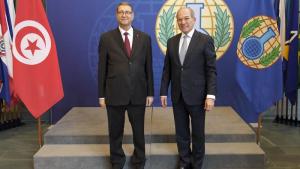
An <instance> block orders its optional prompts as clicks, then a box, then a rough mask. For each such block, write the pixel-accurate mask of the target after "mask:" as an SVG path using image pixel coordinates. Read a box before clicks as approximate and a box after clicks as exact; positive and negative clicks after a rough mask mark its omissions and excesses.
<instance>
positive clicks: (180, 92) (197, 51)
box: [160, 7, 216, 169]
mask: <svg viewBox="0 0 300 169" xmlns="http://www.w3.org/2000/svg"><path fill="white" fill-rule="evenodd" d="M176 18H177V24H178V27H179V29H180V30H181V32H182V33H180V34H177V35H175V36H174V37H172V38H170V39H169V40H168V43H167V52H166V56H165V61H164V69H163V74H162V80H161V89H160V95H161V104H162V106H163V107H166V106H167V95H168V87H169V83H170V82H171V99H172V104H173V112H174V120H175V129H176V141H177V148H178V152H179V168H180V169H191V168H192V169H201V167H202V164H203V159H204V155H205V134H204V127H205V111H210V110H211V109H212V108H213V106H214V101H215V95H216V67H215V62H216V54H215V48H214V44H213V40H212V38H211V37H210V36H208V35H205V34H202V33H200V32H198V31H196V30H195V28H194V25H195V21H196V18H195V15H194V12H193V10H192V9H191V8H186V7H184V8H181V9H179V10H178V12H177V15H176ZM190 119H191V124H192V125H191V126H192V150H191V148H190V143H191V138H190Z"/></svg>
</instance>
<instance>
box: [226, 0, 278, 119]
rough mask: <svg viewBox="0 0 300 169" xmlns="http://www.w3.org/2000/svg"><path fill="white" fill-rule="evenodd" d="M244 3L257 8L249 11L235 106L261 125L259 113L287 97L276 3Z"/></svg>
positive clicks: (237, 72) (243, 32) (241, 45)
mask: <svg viewBox="0 0 300 169" xmlns="http://www.w3.org/2000/svg"><path fill="white" fill-rule="evenodd" d="M243 3H245V4H246V3H250V4H249V6H252V7H255V8H250V9H251V10H249V11H248V15H249V16H248V18H250V19H248V21H247V22H246V24H244V27H243V28H242V30H241V34H240V39H241V40H240V42H239V43H238V52H237V54H238V56H239V58H240V61H241V62H238V63H237V64H236V65H235V66H236V69H235V72H234V74H235V78H236V83H237V87H236V88H234V89H232V93H234V94H235V98H234V101H233V104H232V105H233V108H234V109H235V110H236V111H237V112H239V113H240V114H241V115H242V116H243V117H244V118H245V119H247V121H248V122H257V120H258V117H259V114H260V113H262V112H264V111H266V110H267V109H268V108H269V107H271V106H272V105H274V104H275V103H276V102H277V101H278V100H279V99H281V98H282V95H283V87H282V59H281V57H280V38H279V29H278V25H277V20H276V14H275V10H272V9H274V1H261V0H255V1H251V2H250V1H247V2H246V1H245V2H244V1H243ZM249 32H250V33H249Z"/></svg>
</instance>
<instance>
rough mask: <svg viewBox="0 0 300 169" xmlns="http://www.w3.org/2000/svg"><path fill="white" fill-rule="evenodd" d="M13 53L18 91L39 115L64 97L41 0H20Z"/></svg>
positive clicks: (32, 112) (36, 115) (53, 44)
mask: <svg viewBox="0 0 300 169" xmlns="http://www.w3.org/2000/svg"><path fill="white" fill-rule="evenodd" d="M13 55H14V58H13V65H14V67H13V72H14V85H15V90H16V93H17V95H18V97H19V98H20V99H21V100H22V101H23V103H24V104H25V106H26V107H27V109H28V110H29V111H30V112H31V114H32V115H33V116H34V117H35V118H38V117H40V116H41V115H42V114H43V113H45V112H46V111H47V110H48V109H50V108H51V107H52V106H53V105H54V104H55V103H57V102H58V101H59V100H60V99H62V98H63V96H64V93H63V87H62V83H61V75H60V70H59V64H58V59H57V52H56V45H55V41H54V38H53V35H52V32H51V29H50V26H49V23H48V20H47V16H46V14H45V11H44V7H43V5H42V2H41V0H18V3H17V10H16V20H15V29H14V38H13Z"/></svg>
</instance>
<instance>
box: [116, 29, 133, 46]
mask: <svg viewBox="0 0 300 169" xmlns="http://www.w3.org/2000/svg"><path fill="white" fill-rule="evenodd" d="M119 30H120V32H121V35H122V39H123V42H124V41H125V35H124V33H125V32H127V33H128V35H127V36H128V39H129V43H130V48H131V49H132V41H133V28H132V27H130V29H129V30H128V31H126V30H124V29H122V28H121V27H120V26H119Z"/></svg>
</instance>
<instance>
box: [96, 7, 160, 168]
mask: <svg viewBox="0 0 300 169" xmlns="http://www.w3.org/2000/svg"><path fill="white" fill-rule="evenodd" d="M116 18H117V20H118V23H119V27H118V28H116V29H114V30H111V31H109V32H106V33H104V34H102V35H101V38H100V43H99V104H100V106H101V107H105V106H106V109H107V116H108V125H109V126H108V128H109V142H110V160H111V164H112V167H113V169H122V168H123V166H124V164H125V160H126V157H125V154H124V151H123V149H122V138H123V130H124V119H125V111H126V110H127V113H128V118H129V121H130V124H131V126H132V131H133V143H134V152H133V155H132V158H131V163H132V165H133V168H135V169H143V168H144V165H145V160H146V158H145V138H144V117H145V106H146V105H147V106H150V105H151V104H152V102H153V94H154V91H153V90H154V89H153V70H152V48H151V39H150V37H149V36H148V35H147V34H145V33H143V32H141V31H139V30H137V29H133V28H132V26H131V23H132V21H133V18H134V12H133V8H132V6H131V5H130V4H129V3H126V2H122V3H120V4H119V5H118V6H117V8H116Z"/></svg>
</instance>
